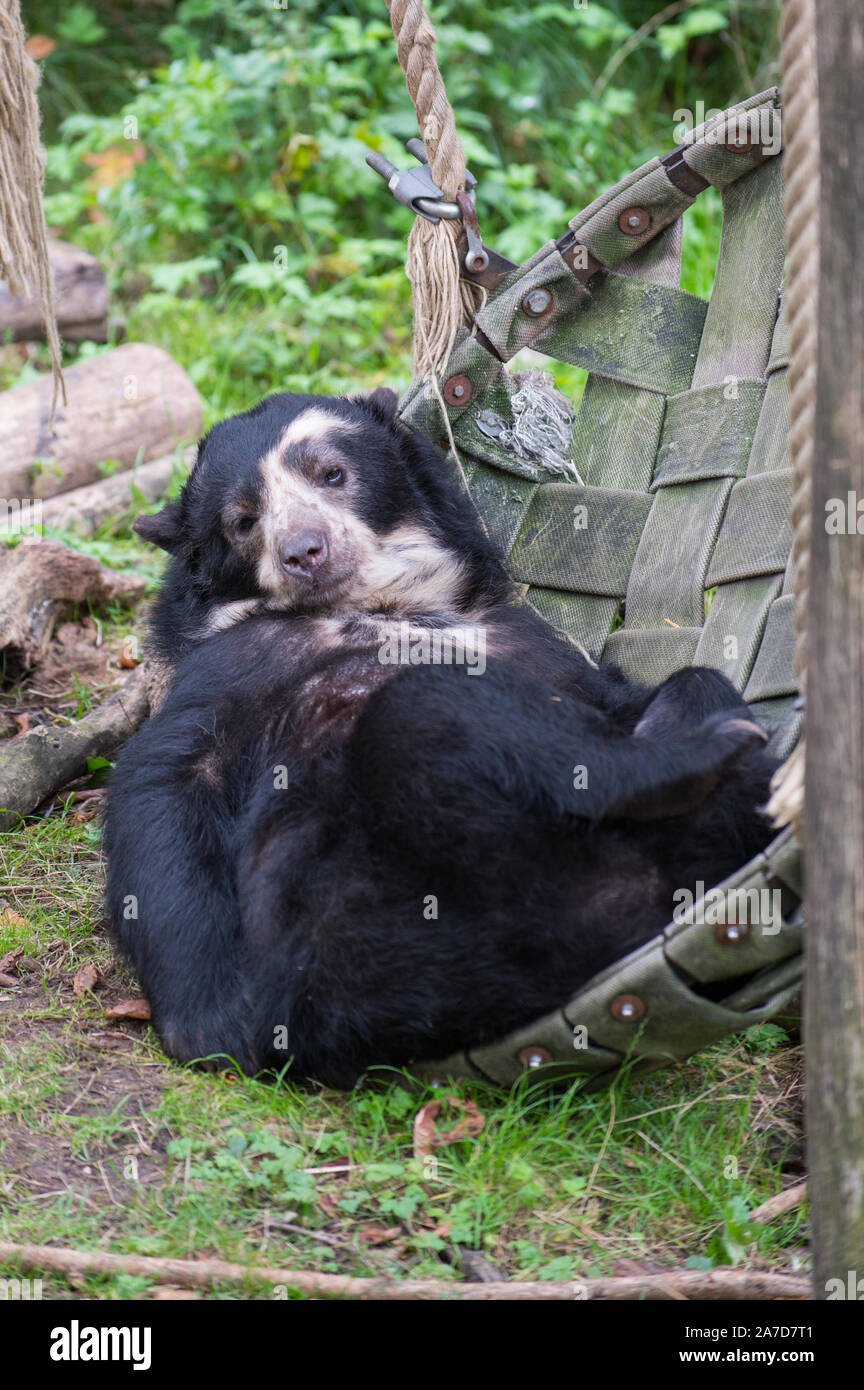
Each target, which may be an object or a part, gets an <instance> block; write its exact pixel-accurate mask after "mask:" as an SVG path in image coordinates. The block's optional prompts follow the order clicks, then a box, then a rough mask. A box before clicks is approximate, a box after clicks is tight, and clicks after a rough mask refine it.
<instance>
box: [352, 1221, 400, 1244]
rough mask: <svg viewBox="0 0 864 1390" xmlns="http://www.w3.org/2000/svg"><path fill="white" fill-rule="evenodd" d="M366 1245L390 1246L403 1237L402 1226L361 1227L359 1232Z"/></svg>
mask: <svg viewBox="0 0 864 1390" xmlns="http://www.w3.org/2000/svg"><path fill="white" fill-rule="evenodd" d="M357 1235H358V1237H359V1239H360V1240H362V1242H363V1244H364V1245H389V1244H390V1242H391V1241H394V1240H398V1239H399V1237H400V1236H401V1235H402V1227H401V1226H361V1227H360V1229H359V1230H358V1232H357Z"/></svg>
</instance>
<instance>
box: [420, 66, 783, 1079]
mask: <svg viewBox="0 0 864 1390" xmlns="http://www.w3.org/2000/svg"><path fill="white" fill-rule="evenodd" d="M780 120H781V111H780V100H779V93H778V92H777V90H776V89H772V90H770V91H768V92H763V93H761V94H759V95H758V96H755V97H752V98H751V99H750V100H749V101H747V102H743V103H742V104H741V105H740V106H737V107H733V108H731V109H730V110H729V111H728V112H725V113H723V114H722V115H721V116H718V117H716V118H714V119H713V120H712V121H710V122H707V123H706V124H705V125H704V126H702V127H701V128H699V129H698V130H696V131H693V132H692V134H691V137H690V138H689V139H688V141H687V142H686V144H685V145H683V146H681V147H679V149H677V150H674V151H672V152H671V153H670V154H669V155H667V156H665V158H662V159H660V158H658V159H653V160H651V161H650V162H649V163H648V164H646V165H644V166H643V167H642V168H641V169H638V170H637V171H636V172H635V173H633V174H631V175H629V176H628V177H627V178H626V179H623V180H622V181H621V182H620V183H619V184H617V185H616V186H615V187H614V188H613V189H611V190H609V191H608V192H607V193H605V194H604V195H603V196H602V197H600V198H598V199H597V200H596V201H595V202H594V203H593V204H592V205H591V206H590V207H589V208H587V209H586V210H585V211H584V212H582V213H580V214H579V215H578V216H576V217H574V218H573V219H572V221H571V222H570V224H569V228H568V229H567V230H566V231H565V232H564V233H563V235H562V236H561V237H559V238H558V239H557V240H556V241H552V242H549V243H548V244H547V245H546V246H544V247H541V249H540V250H539V251H538V252H537V253H536V254H535V255H534V256H532V257H531V259H530V260H529V261H527V262H526V263H525V264H524V265H523V266H520V267H518V268H515V269H513V270H512V271H510V272H509V273H507V274H506V275H504V276H503V277H502V278H501V280H500V283H498V284H497V286H496V287H495V288H494V289H493V290H492V292H491V293H490V295H489V298H488V301H487V303H486V304H485V306H484V307H483V309H482V311H481V312H480V313H479V314H478V316H477V322H476V328H475V332H474V333H473V334H470V335H469V334H467V333H466V334H465V335H464V336H463V337H462V338H461V340H460V341H459V342H457V344H456V347H455V349H454V352H453V354H452V356H451V358H450V362H449V366H448V369H447V373H446V378H445V380H444V382H443V393H442V394H443V398H444V399H443V401H442V400H441V399H440V398H439V394H438V393H437V392H436V391H435V389H434V387H433V386H432V385H430V384H428V383H427V384H424V385H419V384H417V385H415V386H414V387H412V389H411V390H410V391H409V392H408V393H407V395H406V397H405V398H404V400H403V402H402V405H401V412H402V416H403V418H404V419H405V420H406V421H407V422H408V423H410V424H412V425H414V426H415V427H417V428H419V429H421V430H422V431H424V433H426V434H428V435H429V436H430V437H431V438H433V439H435V440H437V441H438V442H440V443H442V444H445V446H446V439H447V426H446V425H445V422H444V419H443V416H442V409H443V410H446V412H447V416H448V421H449V429H450V431H452V435H453V439H454V440H455V443H456V446H457V448H458V450H459V454H460V459H461V463H462V467H463V470H464V473H465V475H466V477H467V480H468V483H469V486H470V488H471V491H472V494H473V497H474V500H475V502H476V504H477V506H478V508H479V510H480V512H481V514H482V516H483V518H484V520H485V522H486V525H487V528H488V530H489V532H490V534H491V535H492V536H493V537H495V538H496V539H497V540H498V542H499V543H500V545H501V547H502V549H503V550H504V552H505V553H506V555H507V557H508V564H509V568H510V571H511V573H512V575H513V577H514V579H515V580H516V581H517V582H518V583H519V585H520V586H521V592H522V595H523V601H524V602H525V603H527V604H529V605H530V606H531V607H532V608H534V609H535V610H536V611H537V612H538V613H539V614H540V615H541V616H542V617H543V618H545V619H546V620H547V621H548V622H550V623H551V624H552V625H553V626H554V627H555V628H557V629H558V630H559V631H560V632H561V633H562V634H563V635H564V636H567V637H570V638H574V639H575V640H576V641H577V642H578V643H579V644H580V645H581V646H582V647H584V648H585V649H586V650H587V651H588V652H589V653H590V654H591V655H592V656H593V657H594V658H595V659H599V658H601V657H603V658H606V659H609V660H611V661H614V662H615V663H616V664H617V665H618V666H619V667H620V668H621V669H622V670H623V671H624V673H625V674H626V675H627V676H629V677H630V678H631V679H632V680H635V681H641V682H646V683H650V684H656V683H659V682H660V681H662V680H664V679H665V678H666V677H667V676H669V675H671V674H672V672H674V671H677V670H679V669H680V668H681V667H683V666H687V665H690V664H698V665H708V666H713V667H716V668H717V669H718V670H720V671H722V672H723V673H724V674H725V675H726V676H728V677H729V679H730V680H731V681H732V683H733V684H734V685H735V686H736V688H737V689H738V690H739V691H741V693H742V695H743V697H744V699H745V700H746V701H747V702H748V704H749V705H750V707H751V710H752V712H753V715H754V717H755V718H756V719H757V720H758V721H759V722H760V723H762V725H763V726H764V727H765V728H766V729H767V730H768V731H769V732H770V735H771V745H770V746H771V750H772V751H773V752H774V753H776V755H777V756H778V757H785V756H786V755H787V754H788V753H789V751H790V750H791V749H792V747H793V746H794V744H795V742H796V740H797V737H798V733H799V729H800V718H801V716H800V711H799V709H798V708H797V704H796V696H797V685H796V676H795V664H794V601H793V597H792V576H791V573H790V563H789V550H790V535H789V528H788V521H787V515H788V506H789V497H790V485H791V473H790V467H789V459H788V454H787V444H786V435H787V368H788V360H789V359H788V334H787V325H786V318H785V314H784V312H783V307H782V280H783V264H784V249H783V230H784V223H783V199H782V171H781V162H782V161H781V158H780V157H779V156H780V144H781V142H780ZM708 187H714V188H716V189H718V190H719V192H720V197H721V200H722V207H723V233H722V239H721V244H720V253H719V257H718V263H717V271H716V276H715V282H714V288H713V291H712V294H711V299H710V303H706V302H705V301H704V300H702V299H700V298H698V297H697V296H695V295H692V294H688V293H687V292H685V291H684V290H682V289H681V288H680V286H679V279H680V266H681V217H682V215H683V213H684V212H685V211H686V209H687V208H688V207H689V206H690V204H691V203H692V202H693V201H694V199H695V198H697V197H698V196H699V194H700V192H702V191H703V190H704V189H706V188H708ZM538 309H539V312H538ZM525 347H530V348H531V349H532V350H533V351H534V352H539V353H544V354H546V355H547V356H548V357H550V358H552V359H555V360H560V361H565V362H569V363H572V364H574V365H576V366H579V367H583V368H585V369H586V370H587V372H588V374H589V375H588V379H587V384H586V386H585V391H584V395H583V397H582V401H581V404H580V406H579V409H578V412H577V413H576V416H575V421H574V426H573V436H572V445H571V457H572V461H573V464H574V465H575V469H576V470H577V472H578V477H579V479H580V481H579V482H578V483H576V482H565V481H562V480H561V478H560V477H557V478H552V477H550V475H549V473H548V472H547V471H546V470H545V469H544V467H543V461H542V459H540V458H529V457H524V456H520V455H518V454H516V453H515V452H514V450H513V448H512V446H511V445H510V444H507V443H505V442H504V441H508V440H512V435H511V434H510V431H511V430H512V428H513V424H514V414H513V407H512V400H513V396H514V392H515V390H516V382H515V379H514V376H513V375H512V374H511V373H510V372H508V371H507V369H506V363H507V362H509V361H510V360H511V359H512V358H513V357H514V355H515V354H516V353H517V352H519V351H520V350H521V349H523V348H525ZM455 378H458V383H459V387H460V388H461V389H460V390H459V392H458V394H455V395H454V393H453V391H450V390H448V385H449V384H450V383H452V382H453V381H454V379H455ZM777 862H780V863H782V865H783V873H782V874H781V873H779V872H777V873H776V878H777V880H778V881H779V882H781V883H783V884H785V885H786V886H787V889H788V888H789V884H790V880H791V881H792V882H793V883H794V882H795V881H796V879H797V876H798V874H799V873H800V854H799V851H798V848H797V845H796V844H795V842H794V841H792V840H791V839H790V837H789V835H788V834H786V835H783V836H781V837H779V839H778V840H777V841H775V843H774V845H772V846H771V847H770V848H769V850H768V851H767V852H766V854H765V855H764V856H760V858H759V859H758V860H756V861H754V863H753V865H748V866H745V867H744V868H743V869H742V870H741V874H740V875H738V876H736V878H735V880H730V881H729V885H728V886H729V887H730V889H735V888H736V887H742V886H746V887H748V888H749V889H751V890H753V891H754V892H756V893H758V892H761V891H763V890H764V891H768V892H770V891H773V890H772V889H771V884H770V883H769V882H768V880H769V879H773V877H774V876H775V869H776V864H777ZM790 865H791V866H792V867H791V868H790ZM795 911H796V915H795V916H793V917H792V918H790V919H789V920H786V919H785V918H784V920H783V923H782V925H781V926H780V928H779V930H778V931H776V932H775V931H774V930H773V927H772V929H771V931H770V932H769V933H768V934H764V933H762V932H761V931H758V930H751V931H750V933H749V935H748V938H747V941H748V944H747V947H746V950H744V951H742V950H739V949H738V941H739V938H738V937H737V936H736V937H734V938H733V940H734V942H735V943H736V949H734V950H733V949H730V950H727V951H721V952H720V956H719V959H720V960H722V962H723V965H724V969H727V970H728V974H729V977H730V978H732V977H735V978H736V979H737V978H739V977H740V976H741V975H744V974H747V973H748V972H749V973H751V974H752V973H754V972H757V973H756V978H757V979H758V980H760V981H761V982H762V983H761V984H760V986H759V988H758V990H757V995H756V996H754V997H753V998H752V999H751V998H750V996H749V995H746V991H745V994H744V995H742V994H741V991H740V989H736V990H735V991H733V992H732V993H731V994H730V996H729V998H727V999H725V1000H724V1001H723V1002H722V1003H719V1002H717V999H716V990H715V991H713V995H712V999H710V1000H709V999H708V998H706V997H704V996H702V995H700V994H699V992H698V985H699V983H700V981H702V980H703V975H704V969H703V965H702V964H700V962H701V961H702V959H703V957H702V954H700V953H702V952H703V951H704V953H706V954H705V957H704V958H705V959H707V958H708V956H709V955H711V953H713V954H714V955H715V956H716V955H717V947H716V938H715V936H714V935H713V933H714V929H715V926H716V924H713V925H712V924H704V923H703V924H702V925H701V926H700V925H699V924H698V923H694V924H693V926H692V927H688V928H687V932H688V933H690V935H688V936H687V942H688V943H690V942H695V943H701V944H697V945H694V946H691V945H688V946H687V948H686V949H687V950H688V951H691V952H692V953H693V960H694V961H695V962H696V964H697V965H699V969H697V970H694V971H692V972H691V971H690V969H689V967H687V968H686V969H684V973H683V975H682V973H681V970H682V967H681V961H680V960H679V953H680V951H681V950H683V949H684V945H683V936H682V935H681V933H679V932H678V931H677V929H673V928H669V929H667V932H666V933H664V935H663V936H662V937H658V938H657V940H656V941H655V942H652V943H650V944H649V945H648V946H646V947H644V948H643V949H642V950H641V951H639V952H637V953H636V954H635V955H634V956H632V957H628V959H627V961H625V962H620V963H619V964H618V965H616V966H615V967H613V968H612V969H611V970H610V971H607V972H605V974H604V975H603V976H602V977H600V978H599V979H598V980H595V981H593V982H592V984H591V986H590V988H589V989H587V990H584V991H582V992H581V993H580V995H579V996H578V998H577V999H576V1000H571V1001H570V1003H568V1004H567V1005H566V1006H565V1007H564V1009H563V1010H562V1011H561V1012H560V1013H557V1014H555V1015H554V1016H553V1015H550V1016H549V1018H547V1019H545V1020H539V1021H538V1022H537V1024H536V1025H532V1026H531V1028H529V1029H527V1030H523V1033H521V1034H520V1035H519V1036H518V1037H515V1036H514V1037H513V1038H511V1039H506V1040H503V1041H502V1042H501V1043H499V1044H496V1045H495V1046H494V1047H492V1048H489V1047H486V1048H482V1049H475V1050H472V1051H471V1053H470V1057H469V1058H467V1059H462V1060H461V1061H459V1060H458V1059H457V1060H455V1061H453V1060H452V1059H451V1061H452V1065H451V1061H448V1063H447V1065H446V1068H445V1069H446V1070H448V1071H451V1072H452V1071H453V1070H454V1069H455V1070H457V1071H458V1070H464V1071H466V1072H467V1073H468V1074H474V1075H477V1074H480V1075H485V1076H487V1077H491V1078H492V1079H495V1080H512V1079H513V1074H514V1072H513V1069H514V1066H515V1067H516V1074H518V1073H519V1071H520V1069H521V1067H522V1066H524V1065H526V1063H525V1062H524V1061H523V1063H521V1064H516V1063H514V1061H513V1058H514V1056H518V1054H519V1053H520V1052H524V1050H525V1049H526V1048H528V1049H529V1050H530V1049H531V1048H532V1047H533V1048H534V1049H535V1051H536V1050H537V1049H539V1053H538V1055H539V1054H544V1055H545V1054H546V1053H551V1054H552V1056H553V1059H554V1063H555V1064H556V1065H559V1066H560V1065H561V1064H562V1063H564V1062H565V1060H566V1062H567V1066H568V1068H569V1070H571V1071H572V1070H577V1071H581V1072H585V1073H591V1074H601V1075H603V1074H608V1073H609V1071H610V1068H612V1067H614V1066H617V1065H619V1064H620V1060H621V1058H622V1056H623V1055H625V1054H627V1053H629V1052H631V1051H635V1053H636V1054H637V1055H639V1056H640V1057H644V1058H645V1059H646V1061H645V1062H643V1063H641V1065H656V1061H652V1059H656V1057H658V1056H660V1055H662V1056H665V1057H669V1056H684V1055H686V1053H687V1052H688V1051H689V1052H692V1051H694V1050H696V1049H697V1048H698V1047H699V1046H702V1045H704V1044H705V1043H706V1042H709V1041H714V1040H715V1039H716V1038H718V1037H720V1036H722V1035H723V1034H724V1033H728V1032H731V1031H734V1030H735V1029H736V1028H741V1027H746V1026H749V1025H750V1024H751V1023H754V1022H758V1021H760V1020H761V1019H762V1018H765V1017H767V1016H769V1014H770V1013H771V1012H772V1011H773V1010H774V1009H775V1008H776V1007H778V1006H779V1004H780V1003H781V1002H782V1001H783V1000H784V999H785V998H786V997H787V995H788V992H789V990H790V989H791V988H793V987H794V982H795V980H797V975H798V973H799V965H800V932H801V921H800V909H799V908H798V907H797V906H796V910H795ZM670 933H671V934H670ZM712 943H714V944H713V945H712ZM778 951H779V954H777V952H778ZM688 959H689V957H688ZM742 961H743V962H744V966H743V969H742V968H740V967H741V964H742ZM700 970H703V974H700ZM766 972H767V973H766ZM691 977H692V978H691ZM625 986H626V987H625ZM631 986H632V988H631ZM610 990H611V991H613V998H614V997H617V996H618V995H621V994H622V993H623V994H627V993H634V994H635V995H637V996H639V997H640V998H641V994H640V991H641V993H642V994H645V995H646V996H647V998H648V1000H649V1001H650V1005H646V1008H645V1011H644V1013H642V1014H640V1019H639V1027H638V1028H634V1027H633V1020H632V1019H631V1018H630V1017H629V1016H628V1018H627V1020H626V1022H625V1021H621V1020H617V1021H616V1020H612V1022H611V1023H610V1019H609V1017H608V1016H607V1013H604V1010H606V1009H607V1005H608V1002H609V1001H608V995H609V991H610ZM642 1003H643V1004H645V1003H646V1001H645V1000H642ZM607 1012H608V1010H607ZM664 1019H665V1023H664V1021H663V1020H664ZM688 1020H689V1021H688ZM579 1026H584V1029H585V1030H587V1031H586V1033H585V1036H587V1037H589V1038H590V1040H591V1041H590V1045H588V1046H587V1047H586V1048H585V1049H584V1050H583V1051H582V1052H581V1053H580V1050H579V1049H574V1046H573V1029H574V1027H579ZM579 1036H580V1037H581V1036H583V1035H582V1034H581V1033H580V1034H579ZM514 1049H515V1052H514ZM440 1065H441V1066H443V1065H444V1064H440Z"/></svg>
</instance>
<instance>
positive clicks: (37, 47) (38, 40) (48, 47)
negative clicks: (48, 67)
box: [24, 34, 57, 61]
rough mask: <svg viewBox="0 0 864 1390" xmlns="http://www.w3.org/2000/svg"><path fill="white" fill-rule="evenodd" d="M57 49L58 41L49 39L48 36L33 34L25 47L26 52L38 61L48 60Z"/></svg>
mask: <svg viewBox="0 0 864 1390" xmlns="http://www.w3.org/2000/svg"><path fill="white" fill-rule="evenodd" d="M56 47H57V40H56V39H49V38H48V35H47V34H31V35H30V37H29V39H28V40H27V42H26V43H25V45H24V52H25V53H27V54H29V56H30V57H31V58H36V59H37V61H38V59H39V58H47V57H48V54H49V53H53V52H54V49H55V48H56Z"/></svg>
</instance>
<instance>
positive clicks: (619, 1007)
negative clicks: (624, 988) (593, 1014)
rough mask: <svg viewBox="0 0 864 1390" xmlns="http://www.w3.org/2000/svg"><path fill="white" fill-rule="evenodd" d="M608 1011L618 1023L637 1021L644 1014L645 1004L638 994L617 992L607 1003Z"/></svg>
mask: <svg viewBox="0 0 864 1390" xmlns="http://www.w3.org/2000/svg"><path fill="white" fill-rule="evenodd" d="M609 1012H610V1013H611V1015H612V1017H613V1018H617V1019H618V1021H619V1023H638V1022H639V1020H640V1018H644V1016H645V1005H644V1003H643V1001H642V1000H641V999H640V998H639V995H638V994H619V995H617V996H616V998H615V999H613V1000H612V1003H611V1004H610V1005H609Z"/></svg>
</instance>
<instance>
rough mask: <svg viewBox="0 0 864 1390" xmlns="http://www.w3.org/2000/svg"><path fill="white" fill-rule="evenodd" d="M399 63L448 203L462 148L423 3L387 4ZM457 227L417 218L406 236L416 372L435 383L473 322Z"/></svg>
mask: <svg viewBox="0 0 864 1390" xmlns="http://www.w3.org/2000/svg"><path fill="white" fill-rule="evenodd" d="M387 8H388V9H389V11H390V22H391V24H392V26H393V33H394V34H395V36H396V47H397V52H398V54H399V63H400V65H401V67H402V70H403V72H404V73H405V81H406V83H407V86H408V91H409V93H410V96H411V100H412V101H413V102H414V107H415V110H416V112H417V125H418V128H419V130H420V135H421V137H422V140H423V143H424V145H425V146H426V154H427V157H428V159H429V167H430V170H431V173H432V177H433V179H434V180H435V182H436V183H437V185H438V187H439V188H440V189H441V191H442V193H443V194H444V197H445V198H447V199H448V200H450V201H452V200H453V199H455V196H456V194H457V193H459V192H461V191H462V190H463V189H464V187H465V151H464V150H463V148H462V141H461V140H460V139H459V136H458V135H457V134H456V118H455V116H454V115H453V108H452V106H451V105H450V103H449V101H448V100H447V93H446V91H445V89H444V81H443V78H442V77H441V73H440V72H439V70H438V62H437V59H436V57H435V44H436V43H437V41H438V35H437V34H436V33H435V30H434V28H433V27H432V24H431V22H430V19H429V16H428V15H427V13H426V10H425V8H424V6H423V3H422V0H387ZM460 231H461V224H460V223H459V222H445V221H440V222H438V223H432V222H427V221H426V219H425V218H423V217H417V219H416V220H415V223H414V226H413V228H412V229H411V235H410V237H409V238H408V255H407V258H406V263H405V269H406V272H407V274H408V278H409V280H410V281H411V290H412V294H413V299H414V370H415V373H416V375H417V376H418V377H420V378H421V379H422V380H426V379H428V378H429V377H432V378H435V377H437V376H438V375H439V373H440V372H442V371H443V369H444V367H445V366H446V364H447V361H448V359H449V357H450V354H451V352H452V351H453V344H454V341H455V338H456V334H457V333H458V331H459V329H460V328H461V327H462V326H463V324H464V325H468V326H470V325H471V324H472V323H473V321H474V310H475V301H474V295H473V292H472V289H471V287H470V286H469V285H467V284H465V283H463V282H462V280H461V278H460V266H459V257H458V253H457V250H456V242H457V240H458V237H459V234H460Z"/></svg>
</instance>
